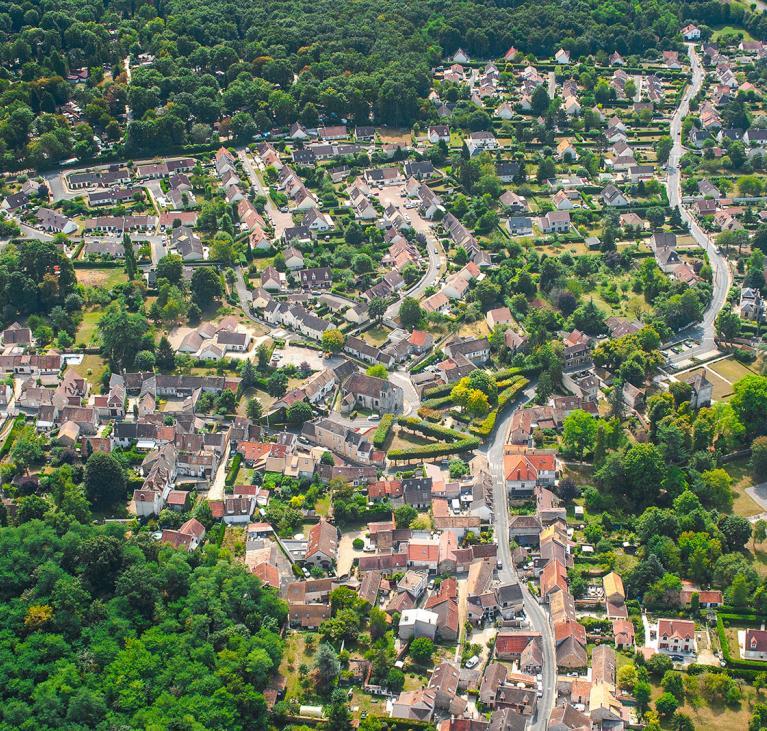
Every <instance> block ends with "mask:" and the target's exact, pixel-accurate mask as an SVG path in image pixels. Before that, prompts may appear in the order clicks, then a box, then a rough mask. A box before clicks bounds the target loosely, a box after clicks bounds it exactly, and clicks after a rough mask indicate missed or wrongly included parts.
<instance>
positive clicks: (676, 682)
mask: <svg viewBox="0 0 767 731" xmlns="http://www.w3.org/2000/svg"><path fill="white" fill-rule="evenodd" d="M660 684H661V687H662V688H663V690H664V691H666V692H667V693H671V695H673V696H674V698H676V699H677V700H678V701H679V702H680V703H682V702H684V683H683V682H682V675H681V673H677V672H675V671H674V670H667V671H666V672H665V673H664V674H663V679H662V680H661V683H660Z"/></svg>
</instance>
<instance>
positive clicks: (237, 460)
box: [225, 452, 242, 485]
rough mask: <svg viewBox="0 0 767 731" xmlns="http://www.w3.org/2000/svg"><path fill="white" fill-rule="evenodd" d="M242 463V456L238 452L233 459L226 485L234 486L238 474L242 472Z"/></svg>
mask: <svg viewBox="0 0 767 731" xmlns="http://www.w3.org/2000/svg"><path fill="white" fill-rule="evenodd" d="M241 463H242V455H241V454H240V453H239V452H237V454H235V455H234V457H232V466H231V468H230V469H229V472H228V474H227V476H226V481H225V484H226V485H234V481H235V480H236V479H237V473H238V472H239V471H240V464H241Z"/></svg>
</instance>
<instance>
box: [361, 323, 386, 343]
mask: <svg viewBox="0 0 767 731" xmlns="http://www.w3.org/2000/svg"><path fill="white" fill-rule="evenodd" d="M390 332H391V331H390V330H389V329H388V328H386V327H380V326H379V327H371V328H370V329H369V330H366V331H365V332H364V333H363V334H362V338H363V339H364V340H365V342H367V343H370V344H371V345H375V346H376V347H380V346H381V345H383V344H384V343H385V342H386V339H387V338H388V337H389V333H390Z"/></svg>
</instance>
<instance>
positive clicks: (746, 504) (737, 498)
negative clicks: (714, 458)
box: [724, 457, 763, 518]
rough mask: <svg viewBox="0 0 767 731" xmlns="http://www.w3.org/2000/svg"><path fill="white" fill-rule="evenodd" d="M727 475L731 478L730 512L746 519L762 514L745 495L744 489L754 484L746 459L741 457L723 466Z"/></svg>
mask: <svg viewBox="0 0 767 731" xmlns="http://www.w3.org/2000/svg"><path fill="white" fill-rule="evenodd" d="M724 468H725V470H726V471H727V474H729V475H730V477H732V480H733V484H732V491H733V494H734V501H733V504H732V512H733V513H734V514H735V515H741V516H743V517H744V518H748V517H750V516H752V515H757V514H758V513H761V512H763V511H762V509H761V508H760V507H759V506H758V505H757V504H756V503H755V502H754V501H753V500H752V499H751V498H750V497H749V496H748V495H747V494H746V488H747V487H751V486H752V485H753V484H754V480H753V477H752V476H751V470H750V469H749V468H748V458H747V457H742V458H741V459H737V460H735V461H734V462H730V463H729V464H726V465H725V466H724Z"/></svg>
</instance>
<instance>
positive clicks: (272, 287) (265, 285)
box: [261, 266, 282, 304]
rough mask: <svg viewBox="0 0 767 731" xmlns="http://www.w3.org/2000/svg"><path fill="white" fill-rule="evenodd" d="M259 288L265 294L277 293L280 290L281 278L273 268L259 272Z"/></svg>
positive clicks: (266, 268)
mask: <svg viewBox="0 0 767 731" xmlns="http://www.w3.org/2000/svg"><path fill="white" fill-rule="evenodd" d="M261 288H262V289H264V290H266V291H267V292H279V291H280V290H281V289H282V278H281V277H280V273H279V272H278V271H277V270H276V269H275V268H274V267H273V266H268V267H264V268H263V269H262V270H261ZM275 304H276V303H275Z"/></svg>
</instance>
